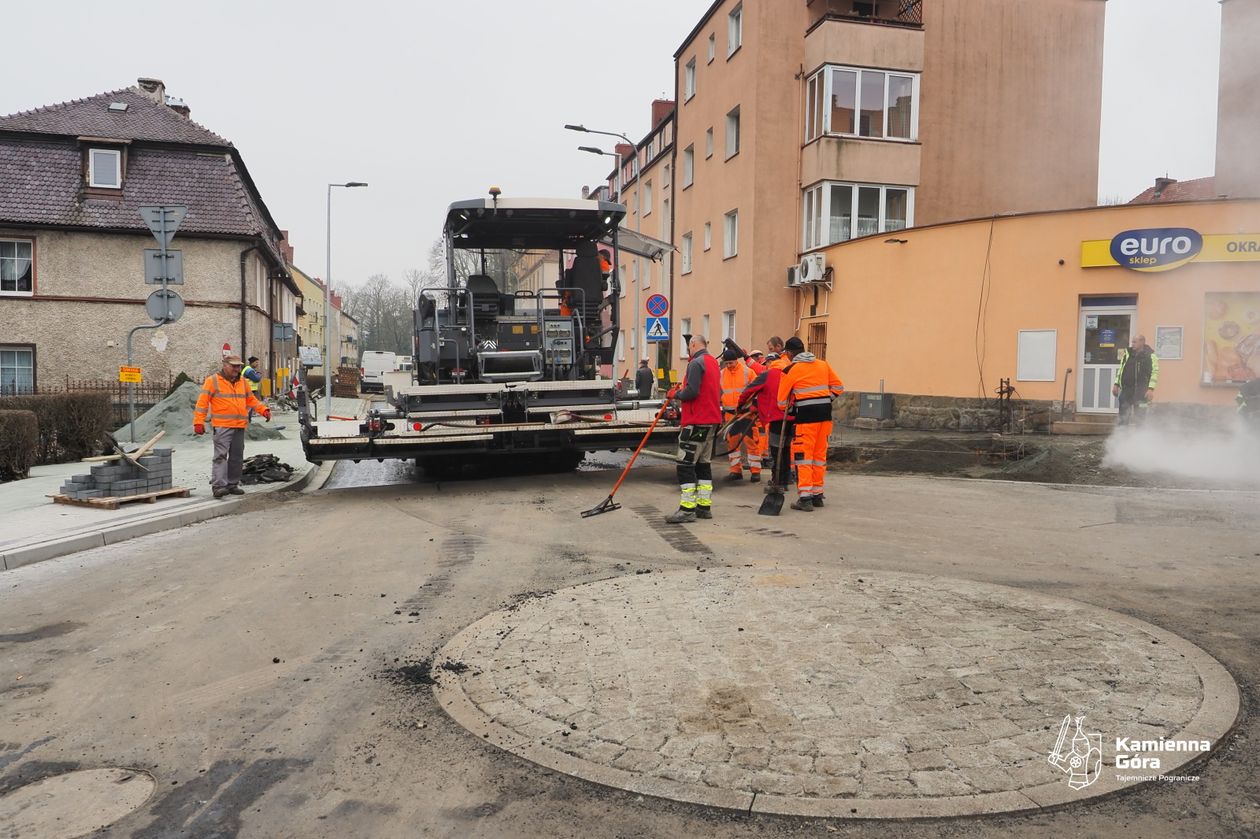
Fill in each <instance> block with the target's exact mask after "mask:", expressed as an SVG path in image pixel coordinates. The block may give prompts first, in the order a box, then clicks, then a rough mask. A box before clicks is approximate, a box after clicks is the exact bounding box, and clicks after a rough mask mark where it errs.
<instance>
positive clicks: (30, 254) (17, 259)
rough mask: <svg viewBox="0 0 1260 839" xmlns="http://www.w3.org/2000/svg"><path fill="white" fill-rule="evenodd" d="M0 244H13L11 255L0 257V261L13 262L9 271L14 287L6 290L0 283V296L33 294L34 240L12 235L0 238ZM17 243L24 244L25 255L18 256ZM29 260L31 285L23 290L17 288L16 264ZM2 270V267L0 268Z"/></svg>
mask: <svg viewBox="0 0 1260 839" xmlns="http://www.w3.org/2000/svg"><path fill="white" fill-rule="evenodd" d="M0 244H5V245H13V246H14V247H13V256H6V257H0V262H3V261H11V262H13V263H14V265H13V268H12V269H11V273H12V274H13V275H14V280H13V283H14V288H13V289H12V290H6V289H5V288H4V287H3V284H0V297H31V296H32V295H34V294H35V240H34V239H16V238H12V237H8V236H6V237H3V238H0ZM19 245H25V246H26V253H27V255H26V256H18V247H17V246H19ZM24 262H29V263H30V271H31V287H30V288H29V289H27V290H25V291H23V290H22V289H19V288H17V287H16V286H17V279H16V277H17V274H18V271H17V266H18V265H19V264H21V263H24ZM0 271H3V268H0Z"/></svg>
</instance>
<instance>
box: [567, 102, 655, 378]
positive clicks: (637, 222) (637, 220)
mask: <svg viewBox="0 0 1260 839" xmlns="http://www.w3.org/2000/svg"><path fill="white" fill-rule="evenodd" d="M564 127H565V130H567V131H580V132H582V133H583V134H602V135H604V136H605V137H619V138H621V139H622V140H625V141H626V145H628V146H630V148H632V149H634V168H633V172H632V174H633V175H634V179H635V182H636V183H638V185H639V192H638V196H639V208H638V211H637V212H635V214H634V232H635V233H642V232H643V183H642V178H641V177H640V175H642V174H643V172H642V170H641V168H640V166H639V147H638V146H636V145H635V144H634V143H633V142H631V140H630V138H629V137H627V136H626V135H625V134H619V133H617V132H616V131H598V130H596V129H594V128H587V127H586V126H585V125H570V124H566V125H565V126H564ZM578 148H580V149H581V150H582V151H594V152H595V153H597V154H608V152H605V151H602V150H599V149H593V148H592V147H590V146H579V147H578ZM623 186H624V184H622V182H621V155H617V200H618V201H620V200H621V193H622V187H623ZM634 267H635V280H634V346H635V352H636V353H643V352H646V350H647V348H646V347H644V346H643V344H644V343H645V342H644V341H643V338H644V336H643V334H642V332H643V330H642V329H641V326H640V325H641V323H642V320H641V319H642V312H641V306H640V303H639V289H640V288H642V287H643V261H642V259H641V258H640V257H639V256H638V255H637V254H636V255H635V257H634ZM649 270H651V269H650V268H649ZM635 362H636V363H637V362H638V359H635ZM613 372H614V374H615V373H616V370H615V369H614V371H613ZM614 377H615V376H614Z"/></svg>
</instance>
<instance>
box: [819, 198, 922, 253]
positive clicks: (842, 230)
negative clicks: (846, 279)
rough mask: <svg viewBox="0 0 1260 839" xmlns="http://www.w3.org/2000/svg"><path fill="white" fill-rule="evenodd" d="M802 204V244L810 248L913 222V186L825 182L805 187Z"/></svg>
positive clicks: (898, 228)
mask: <svg viewBox="0 0 1260 839" xmlns="http://www.w3.org/2000/svg"><path fill="white" fill-rule="evenodd" d="M802 204H803V207H802V213H803V216H804V223H803V229H804V237H803V241H802V243H801V246H802V250H807V251H808V250H813V249H814V248H820V247H823V246H825V245H834V244H835V243H836V242H845V241H848V240H849V239H856V238H858V237H859V236H871V235H873V234H876V233H890V232H893V231H896V230H904V229H905V228H907V227H909V226H910V225H912V224H913V223H914V190H913V189H912V188H910V187H903V186H877V185H872V184H840V183H831V182H824V183H821V184H819V185H817V186H814V187H811V188H809V189H807V190H805V194H804V199H803V202H802Z"/></svg>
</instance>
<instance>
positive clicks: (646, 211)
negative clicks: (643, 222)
mask: <svg viewBox="0 0 1260 839" xmlns="http://www.w3.org/2000/svg"><path fill="white" fill-rule="evenodd" d="M643 215H645V216H650V215H652V182H651V181H644V182H643Z"/></svg>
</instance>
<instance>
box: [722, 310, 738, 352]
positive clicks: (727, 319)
mask: <svg viewBox="0 0 1260 839" xmlns="http://www.w3.org/2000/svg"><path fill="white" fill-rule="evenodd" d="M727 338H730V339H731V340H732V341H734V342H735V343H737V344H738V343H739V339H738V338H736V337H735V313H734V312H723V313H722V339H723V340H726V339H727Z"/></svg>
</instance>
